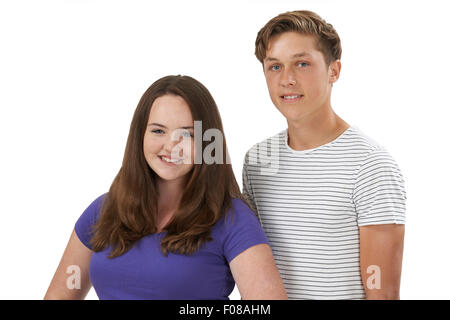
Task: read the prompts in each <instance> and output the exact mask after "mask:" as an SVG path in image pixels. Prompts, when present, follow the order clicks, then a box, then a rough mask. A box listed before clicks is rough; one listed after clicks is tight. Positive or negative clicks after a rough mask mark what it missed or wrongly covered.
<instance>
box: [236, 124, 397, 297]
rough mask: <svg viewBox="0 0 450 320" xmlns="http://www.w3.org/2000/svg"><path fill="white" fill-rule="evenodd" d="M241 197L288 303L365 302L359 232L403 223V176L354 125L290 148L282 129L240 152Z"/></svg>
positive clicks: (388, 156)
mask: <svg viewBox="0 0 450 320" xmlns="http://www.w3.org/2000/svg"><path fill="white" fill-rule="evenodd" d="M243 193H244V195H245V197H246V198H247V200H248V202H249V204H250V206H251V207H252V209H253V210H254V211H255V213H257V215H258V217H259V220H260V221H261V224H262V226H263V228H264V231H265V232H266V235H267V237H268V239H269V242H270V244H271V247H272V251H273V254H274V258H275V261H276V263H277V266H278V269H279V271H280V274H281V276H282V278H283V281H284V285H285V287H286V291H287V294H288V297H289V299H364V298H365V292H364V287H363V284H362V278H361V272H360V264H359V227H360V226H365V225H375V224H404V223H405V200H406V194H405V189H404V182H403V177H402V174H401V172H400V170H399V168H398V166H397V164H396V163H395V161H394V160H393V158H392V157H391V156H390V155H389V153H388V152H387V151H386V150H385V149H384V148H383V147H381V146H379V145H378V144H377V143H375V142H374V141H372V140H371V139H369V138H368V137H367V136H365V135H364V134H362V133H361V132H360V131H359V130H358V129H356V128H354V127H350V128H348V129H347V130H346V131H345V132H344V133H343V134H342V135H340V136H339V137H338V138H337V139H335V140H334V141H332V142H330V143H327V144H325V145H322V146H320V147H318V148H314V149H310V150H304V151H296V150H293V149H291V148H290V147H289V146H288V144H287V130H283V131H282V132H280V133H279V134H277V135H275V136H273V137H271V138H269V139H267V140H265V141H263V142H261V143H258V144H256V145H254V146H253V147H252V148H251V149H250V150H249V151H248V152H247V154H246V157H245V163H244V169H243Z"/></svg>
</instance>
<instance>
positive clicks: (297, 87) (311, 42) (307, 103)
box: [263, 32, 340, 122]
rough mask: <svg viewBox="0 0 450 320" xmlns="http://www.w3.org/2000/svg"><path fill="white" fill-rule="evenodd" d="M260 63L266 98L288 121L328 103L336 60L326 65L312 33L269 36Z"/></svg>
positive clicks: (285, 33) (298, 118) (338, 66)
mask: <svg viewBox="0 0 450 320" xmlns="http://www.w3.org/2000/svg"><path fill="white" fill-rule="evenodd" d="M263 66H264V75H265V77H266V82H267V87H268V89H269V94H270V98H271V99H272V102H273V103H274V105H275V106H276V107H277V108H278V110H279V111H280V112H281V113H282V114H283V115H284V116H285V118H286V119H287V120H288V122H289V121H296V120H301V119H302V118H305V117H307V116H309V115H312V114H314V113H315V112H316V111H318V110H319V109H321V108H323V107H326V106H329V105H330V94H331V87H332V84H333V82H335V81H336V80H337V79H338V78H339V71H340V61H339V60H337V61H334V62H332V63H331V64H330V66H327V65H326V63H325V59H324V56H323V54H322V52H320V51H319V50H318V49H317V45H316V40H315V38H314V37H313V36H311V35H303V34H300V33H298V32H284V33H281V34H278V35H276V36H274V37H272V38H271V39H270V41H269V44H268V48H267V51H266V58H265V59H264V61H263Z"/></svg>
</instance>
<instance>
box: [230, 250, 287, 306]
mask: <svg viewBox="0 0 450 320" xmlns="http://www.w3.org/2000/svg"><path fill="white" fill-rule="evenodd" d="M230 268H231V273H232V274H233V277H234V281H235V282H236V284H237V287H238V289H239V292H240V294H241V297H242V299H245V300H278V299H287V295H286V290H285V289H284V285H283V280H282V279H281V276H280V273H279V272H278V269H277V267H276V265H275V261H274V259H273V255H272V250H271V249H270V247H269V246H268V245H267V244H258V245H255V246H253V247H250V248H249V249H247V250H245V251H243V252H242V253H240V254H239V255H237V256H236V257H235V258H234V259H233V260H232V261H231V262H230Z"/></svg>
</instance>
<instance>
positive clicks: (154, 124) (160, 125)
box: [148, 122, 194, 129]
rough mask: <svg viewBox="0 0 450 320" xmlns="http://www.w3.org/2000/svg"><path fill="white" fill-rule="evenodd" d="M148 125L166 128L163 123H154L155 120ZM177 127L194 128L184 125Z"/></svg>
mask: <svg viewBox="0 0 450 320" xmlns="http://www.w3.org/2000/svg"><path fill="white" fill-rule="evenodd" d="M148 125H149V126H157V127H161V128H164V129H167V127H166V126H165V125H163V124H159V123H156V122H152V123H149V124H148ZM178 129H194V127H192V126H186V127H180V128H178Z"/></svg>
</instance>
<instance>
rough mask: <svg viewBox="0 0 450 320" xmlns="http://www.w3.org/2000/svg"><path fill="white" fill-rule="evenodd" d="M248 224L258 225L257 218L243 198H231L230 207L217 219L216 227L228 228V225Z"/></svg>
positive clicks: (234, 226)
mask: <svg viewBox="0 0 450 320" xmlns="http://www.w3.org/2000/svg"><path fill="white" fill-rule="evenodd" d="M248 224H250V225H254V226H257V227H259V221H258V218H257V217H256V215H255V213H254V212H253V211H252V210H251V209H250V207H249V206H248V205H247V203H246V202H245V201H244V200H242V199H240V198H233V199H232V202H231V206H230V208H228V210H227V212H226V213H225V215H224V216H223V217H222V218H221V219H220V220H219V221H218V223H217V227H219V228H221V229H229V228H230V227H232V228H236V227H237V226H242V225H248Z"/></svg>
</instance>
